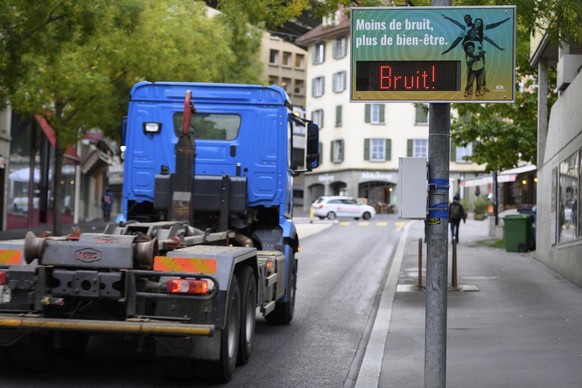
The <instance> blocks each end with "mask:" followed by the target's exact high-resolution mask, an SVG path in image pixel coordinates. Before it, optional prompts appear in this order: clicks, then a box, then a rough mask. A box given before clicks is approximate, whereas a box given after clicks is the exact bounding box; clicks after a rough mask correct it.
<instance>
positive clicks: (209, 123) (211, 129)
mask: <svg viewBox="0 0 582 388" xmlns="http://www.w3.org/2000/svg"><path fill="white" fill-rule="evenodd" d="M183 122H184V113H181V112H180V113H176V114H174V133H175V134H176V136H178V137H179V136H180V133H181V132H182V123H183ZM240 123H241V118H240V116H239V115H235V114H213V113H196V114H193V115H192V119H191V120H190V128H191V130H193V132H194V137H195V138H196V139H197V140H234V139H236V138H237V136H238V131H239V129H240Z"/></svg>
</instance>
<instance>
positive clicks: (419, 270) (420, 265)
mask: <svg viewBox="0 0 582 388" xmlns="http://www.w3.org/2000/svg"><path fill="white" fill-rule="evenodd" d="M422 245H423V244H422V239H421V238H419V239H418V282H417V284H416V288H417V290H419V291H420V290H422V289H423V287H422Z"/></svg>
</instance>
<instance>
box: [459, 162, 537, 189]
mask: <svg viewBox="0 0 582 388" xmlns="http://www.w3.org/2000/svg"><path fill="white" fill-rule="evenodd" d="M535 170H537V166H536V165H534V164H529V165H527V166H521V167H516V168H512V169H510V170H505V171H502V172H500V173H499V174H497V183H507V182H515V180H516V179H517V176H518V175H519V174H524V173H526V172H530V171H535ZM488 184H493V175H491V174H490V175H483V176H480V177H477V178H471V179H465V180H464V181H463V182H461V186H463V187H475V186H485V185H488Z"/></svg>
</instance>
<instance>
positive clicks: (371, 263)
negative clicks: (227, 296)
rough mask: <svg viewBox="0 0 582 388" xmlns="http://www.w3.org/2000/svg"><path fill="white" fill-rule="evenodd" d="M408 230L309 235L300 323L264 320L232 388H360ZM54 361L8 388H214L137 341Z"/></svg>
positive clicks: (378, 225) (388, 224)
mask: <svg viewBox="0 0 582 388" xmlns="http://www.w3.org/2000/svg"><path fill="white" fill-rule="evenodd" d="M318 222H319V221H315V223H316V224H317V223H318ZM403 224H404V223H403V222H401V221H399V220H398V218H397V217H396V216H395V215H380V216H377V217H375V218H373V219H372V220H370V221H367V222H362V221H355V220H353V219H352V220H350V219H346V220H339V222H336V223H333V224H332V225H331V226H330V227H328V228H326V229H324V230H320V231H318V232H317V233H312V232H308V233H306V237H305V238H303V239H302V240H301V252H300V254H299V255H298V256H297V257H298V259H299V278H298V289H297V303H296V309H295V318H294V320H293V322H292V323H291V324H290V325H287V326H272V325H268V324H267V323H266V322H265V321H264V320H263V318H262V317H259V318H258V320H257V327H256V336H255V343H254V351H253V354H252V357H251V360H250V361H249V363H248V364H247V365H245V366H241V367H238V368H237V369H236V371H235V374H234V376H233V379H232V381H231V382H230V383H228V384H226V385H225V386H227V387H256V388H260V387H279V388H284V387H293V388H295V387H344V386H346V387H352V386H354V383H355V378H356V377H357V372H358V370H359V367H360V364H361V362H362V359H363V357H364V350H365V346H366V345H367V339H368V336H369V332H370V329H371V325H372V323H373V320H374V318H375V312H376V309H377V305H378V303H379V297H380V294H379V292H380V291H381V290H382V289H383V285H384V282H385V280H386V276H387V268H389V265H390V261H391V258H392V254H393V251H394V249H395V247H396V245H397V243H398V239H399V238H400V235H401V233H402V227H403ZM306 229H309V228H306ZM300 230H301V228H300ZM53 361H55V362H54V363H53V365H54V366H53V367H52V368H51V369H50V370H49V371H47V372H39V373H32V374H31V373H28V372H17V371H4V372H2V374H1V375H0V386H7V387H8V386H9V387H77V386H78V387H81V386H82V387H105V386H107V387H181V386H184V387H185V386H211V385H210V384H208V383H205V382H203V381H201V380H194V381H189V382H175V381H166V380H164V379H163V378H162V376H161V372H160V368H159V367H158V362H157V360H156V358H155V357H153V356H152V355H151V354H149V353H148V352H144V353H137V352H136V343H135V342H134V341H129V340H128V341H119V340H113V339H108V338H93V339H92V340H91V342H90V344H89V346H88V349H87V351H86V352H85V354H84V355H83V356H82V357H77V358H65V357H58V358H57V359H55V360H53Z"/></svg>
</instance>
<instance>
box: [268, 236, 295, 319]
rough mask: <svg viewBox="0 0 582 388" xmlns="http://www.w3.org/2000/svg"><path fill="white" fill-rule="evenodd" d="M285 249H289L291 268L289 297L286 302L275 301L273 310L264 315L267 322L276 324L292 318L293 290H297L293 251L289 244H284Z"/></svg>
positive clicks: (293, 305)
mask: <svg viewBox="0 0 582 388" xmlns="http://www.w3.org/2000/svg"><path fill="white" fill-rule="evenodd" d="M285 250H289V255H290V260H289V262H290V263H292V268H291V271H290V273H289V290H288V292H289V299H288V300H287V302H277V303H276V304H275V310H273V311H272V312H271V313H270V314H268V315H266V316H265V319H266V320H267V322H269V323H272V324H276V325H288V324H289V323H290V322H291V321H292V320H293V314H294V312H295V292H296V290H297V263H296V260H295V253H294V252H293V248H291V247H290V246H289V245H285Z"/></svg>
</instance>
